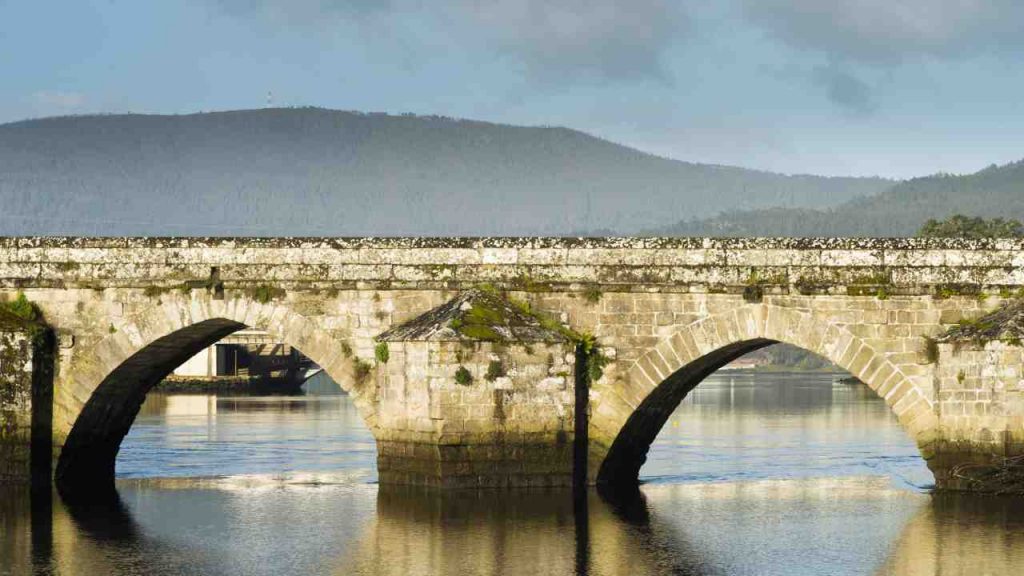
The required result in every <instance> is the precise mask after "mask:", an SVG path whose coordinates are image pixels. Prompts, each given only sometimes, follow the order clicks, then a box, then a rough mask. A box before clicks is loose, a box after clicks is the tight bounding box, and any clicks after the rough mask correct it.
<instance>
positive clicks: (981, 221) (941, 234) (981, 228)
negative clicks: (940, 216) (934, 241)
mask: <svg viewBox="0 0 1024 576" xmlns="http://www.w3.org/2000/svg"><path fill="white" fill-rule="evenodd" d="M917 236H918V237H921V238H1020V237H1022V236H1024V225H1022V224H1021V223H1020V221H1019V220H1014V219H1004V218H992V219H988V220H986V219H985V218H971V217H970V216H964V215H963V214H954V215H953V216H950V217H949V218H946V219H945V220H934V219H930V220H928V221H927V222H925V223H924V226H922V227H921V229H920V230H918V231H917Z"/></svg>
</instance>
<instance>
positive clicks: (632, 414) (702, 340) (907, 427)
mask: <svg viewBox="0 0 1024 576" xmlns="http://www.w3.org/2000/svg"><path fill="white" fill-rule="evenodd" d="M762 318H763V317H762ZM743 320H744V319H743V318H742V314H739V315H737V316H734V317H731V318H726V319H722V318H715V317H711V318H709V319H707V320H703V321H701V322H697V323H695V324H694V325H691V326H688V327H686V328H684V329H682V330H681V331H680V332H679V333H677V334H675V335H673V336H672V337H671V338H668V339H666V340H664V341H663V342H662V343H660V344H659V345H658V346H657V347H656V348H655V349H653V350H650V351H649V352H648V353H647V354H646V355H644V356H643V357H641V359H640V360H639V361H637V362H636V363H634V364H633V365H632V366H631V367H630V368H629V369H628V372H627V374H628V376H627V378H626V379H625V380H626V383H625V385H624V386H623V385H622V383H621V382H620V383H619V386H621V388H620V390H615V386H616V384H615V383H611V384H604V385H603V386H601V387H600V388H599V392H601V393H602V394H605V395H611V394H615V393H618V398H619V400H617V401H616V403H617V404H618V406H617V408H615V409H605V410H601V409H598V410H596V411H595V414H596V418H592V422H591V425H590V426H591V428H590V429H591V434H592V435H593V432H594V431H597V432H598V438H599V439H598V441H597V442H593V440H592V448H591V466H592V467H591V474H592V476H591V477H592V478H593V479H594V480H595V481H596V483H597V484H598V485H600V486H603V487H605V488H612V489H632V488H633V487H635V486H636V485H637V484H638V482H639V478H640V470H641V467H642V466H643V465H644V464H645V462H646V461H647V456H648V453H649V451H650V449H651V446H652V444H653V443H654V441H655V439H656V438H657V436H658V435H659V433H660V432H661V431H662V430H663V428H664V427H665V425H666V423H667V422H668V421H669V419H670V418H671V417H672V414H673V413H674V412H675V411H676V409H677V408H678V407H679V405H680V403H681V402H682V401H683V399H684V398H686V397H687V395H689V394H690V393H691V392H692V391H693V390H694V389H695V388H696V387H697V386H698V385H699V384H701V382H704V381H705V379H707V378H708V377H709V376H711V375H712V374H714V373H715V372H717V371H718V370H720V369H721V368H723V367H724V366H726V365H728V364H730V363H732V362H734V361H735V360H737V359H739V358H741V357H743V356H745V355H747V354H750V353H752V352H755V351H758V350H761V349H763V348H766V347H769V346H772V345H775V344H788V345H791V346H794V347H796V348H800V349H803V350H804V351H806V352H810V353H812V354H814V355H816V356H818V357H820V358H822V359H824V360H825V361H828V362H830V363H832V364H834V365H835V366H836V367H837V368H838V369H841V370H843V371H845V372H847V373H849V374H850V375H852V376H854V377H856V378H858V379H859V380H861V381H862V382H864V384H866V385H867V387H868V388H870V389H871V390H872V391H874V393H875V394H876V395H877V396H878V397H879V398H881V399H883V400H884V401H885V404H886V405H888V407H889V409H890V410H891V412H892V413H893V414H894V415H895V416H896V417H897V420H898V422H899V425H900V427H901V428H902V429H903V430H904V431H905V432H906V433H907V435H908V436H909V437H910V439H911V440H913V441H914V442H915V444H916V445H917V448H918V451H919V453H920V454H921V456H923V457H924V458H925V461H926V462H927V461H928V459H929V457H930V455H931V445H930V442H931V434H932V432H933V430H932V428H931V427H932V426H933V425H934V424H933V422H934V416H933V414H932V411H931V405H930V402H928V401H927V399H926V398H924V397H923V395H922V394H921V393H920V391H919V390H917V389H916V387H915V386H914V385H913V384H912V382H910V380H909V379H908V378H907V377H906V376H905V375H904V374H902V373H901V372H900V370H899V368H898V367H897V366H894V365H892V364H891V363H890V362H889V361H888V360H887V359H886V356H885V354H882V353H879V352H877V351H876V350H874V349H873V348H872V347H871V346H869V345H868V344H867V343H865V342H863V341H861V340H860V339H859V338H856V337H854V336H852V335H851V334H849V333H848V332H846V331H844V330H843V329H841V328H840V327H837V326H835V325H827V326H813V325H810V326H809V325H808V323H807V322H806V317H804V318H802V320H804V323H803V324H801V323H800V322H799V321H796V322H793V319H790V321H791V322H792V323H791V324H789V328H788V329H787V328H783V326H785V324H784V323H782V322H777V323H776V324H777V326H776V328H775V329H772V327H771V323H770V322H765V321H764V320H763V319H762V320H760V321H758V319H757V318H756V317H755V318H751V319H749V320H751V321H749V322H744V321H743ZM808 334H812V335H813V336H811V337H810V338H808V337H806V335H808ZM802 335H803V336H802ZM626 398H632V399H633V401H632V402H630V401H629V400H626ZM608 431H612V432H613V433H612V434H609V433H608ZM602 437H603V438H609V437H611V441H610V442H605V443H602V442H601V440H600V439H601V438H602ZM595 456H596V457H595Z"/></svg>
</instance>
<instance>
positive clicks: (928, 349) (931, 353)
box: [924, 336, 939, 364]
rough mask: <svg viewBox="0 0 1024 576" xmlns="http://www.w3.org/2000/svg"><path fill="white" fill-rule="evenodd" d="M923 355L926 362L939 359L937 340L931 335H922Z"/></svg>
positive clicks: (933, 361) (933, 362)
mask: <svg viewBox="0 0 1024 576" xmlns="http://www.w3.org/2000/svg"><path fill="white" fill-rule="evenodd" d="M924 357H925V360H927V362H928V364H935V363H936V362H938V361H939V342H938V341H937V340H936V339H935V338H932V337H931V336H925V337H924Z"/></svg>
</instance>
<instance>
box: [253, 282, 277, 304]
mask: <svg viewBox="0 0 1024 576" xmlns="http://www.w3.org/2000/svg"><path fill="white" fill-rule="evenodd" d="M246 294H248V296H249V297H250V298H252V299H253V300H255V301H257V302H259V303H260V304H266V303H268V302H270V301H271V300H278V299H281V298H284V296H285V294H287V292H286V291H285V290H284V288H279V287H277V286H270V285H268V284H261V285H259V286H255V287H252V288H249V289H248V290H247V291H246Z"/></svg>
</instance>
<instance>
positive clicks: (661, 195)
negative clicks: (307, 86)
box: [0, 108, 892, 236]
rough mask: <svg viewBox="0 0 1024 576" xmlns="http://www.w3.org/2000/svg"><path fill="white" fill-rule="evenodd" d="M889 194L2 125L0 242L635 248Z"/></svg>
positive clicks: (375, 149)
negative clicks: (474, 240)
mask: <svg viewBox="0 0 1024 576" xmlns="http://www.w3.org/2000/svg"><path fill="white" fill-rule="evenodd" d="M891 185H892V183H891V182H889V181H886V180H881V179H871V178H823V177H816V176H783V175H778V174H771V173H766V172H759V171H753V170H745V169H740V168H731V167H723V166H710V165H700V164H692V163H686V162H679V161H675V160H669V159H665V158H660V157H656V156H652V155H649V154H644V153H642V152H639V151H637V150H633V149H630V148H627V147H624V146H620V145H617V144H613V143H611V142H607V141H605V140H601V139H598V138H595V137H592V136H589V135H587V134H583V133H581V132H577V131H574V130H569V129H564V128H524V127H515V126H506V125H499V124H490V123H485V122H475V121H465V120H453V119H448V118H440V117H418V116H391V115H384V114H361V113H352V112H339V111H331V110H323V109H311V108H310V109H267V110H251V111H236V112H220V113H207V114H193V115H182V116H155V115H109V116H78V117H62V118H50V119H42V120H30V121H24V122H17V123H12V124H5V125H0V202H2V204H0V206H2V207H0V235H28V234H68V235H142V234H145V235H388V236H393V235H499V234H500V235H528V234H551V235H558V234H568V233H573V232H579V231H587V230H591V231H592V230H607V231H610V232H614V233H615V234H633V233H637V232H640V231H643V230H650V229H653V228H658V227H664V226H668V225H670V224H672V223H675V222H679V221H681V220H690V219H694V218H707V217H711V216H713V215H715V214H718V213H720V212H722V211H724V210H729V209H734V208H736V207H737V206H742V207H744V208H745V209H755V208H765V207H772V206H782V207H796V206H800V207H810V208H826V207H829V206H835V205H837V204H840V203H841V202H844V201H848V200H850V199H852V198H857V197H862V196H866V195H870V194H877V193H879V192H881V191H882V190H885V189H887V188H888V187H890V186H891Z"/></svg>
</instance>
